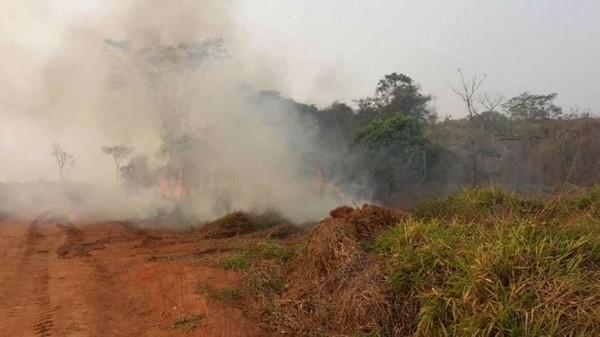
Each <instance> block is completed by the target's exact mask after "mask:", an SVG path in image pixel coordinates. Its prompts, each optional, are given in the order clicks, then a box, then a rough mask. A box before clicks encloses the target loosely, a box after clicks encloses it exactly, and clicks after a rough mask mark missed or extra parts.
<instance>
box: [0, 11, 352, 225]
mask: <svg viewBox="0 0 600 337" xmlns="http://www.w3.org/2000/svg"><path fill="white" fill-rule="evenodd" d="M3 2H6V3H3V7H4V8H5V9H6V11H5V12H4V13H3V14H1V15H2V16H1V17H0V19H3V28H5V29H4V30H3V33H0V34H2V35H3V36H0V40H2V41H4V43H3V45H1V46H0V51H1V52H0V61H1V62H0V79H1V80H2V82H3V85H4V88H5V89H4V93H3V95H2V96H1V97H0V116H1V118H2V123H1V124H0V137H1V138H0V160H1V161H2V163H3V164H2V165H3V169H2V172H1V173H0V180H1V181H5V182H8V181H18V182H35V181H38V180H40V179H42V180H46V181H57V180H58V177H59V174H58V168H57V165H56V163H55V162H54V161H53V158H52V157H51V155H50V153H51V150H52V144H53V143H54V142H58V143H60V144H61V146H62V148H63V149H65V150H66V151H68V152H69V153H71V154H72V155H73V157H74V159H75V164H74V165H73V166H72V167H68V168H67V171H66V176H67V177H68V180H69V181H71V184H75V183H85V184H87V185H77V186H78V187H77V188H74V189H75V192H73V189H71V190H70V191H69V192H68V193H66V192H64V190H61V191H60V193H58V192H57V193H58V194H57V195H48V192H47V190H48V189H51V188H52V187H50V186H54V185H52V184H50V185H44V186H41V187H40V186H38V187H36V188H34V190H37V192H36V193H33V192H31V191H30V193H26V194H25V195H23V196H20V197H19V200H20V202H18V203H16V202H14V200H13V202H12V204H15V203H16V204H18V205H20V206H18V207H20V208H22V209H25V208H29V207H32V206H35V205H34V203H33V202H32V200H28V197H27V195H31V194H32V193H33V194H37V195H38V201H39V200H52V201H53V202H56V200H59V199H60V198H58V195H61V196H65V195H67V194H69V193H71V196H72V194H73V193H74V194H76V195H77V196H76V197H73V198H71V199H69V198H66V200H65V202H70V203H71V204H73V205H74V206H73V207H74V208H77V207H80V208H82V209H85V210H86V214H93V215H94V216H96V217H120V216H136V217H144V216H152V215H153V214H154V212H156V210H164V209H171V208H173V207H175V206H174V202H173V201H172V200H168V199H166V198H164V195H161V194H160V191H159V188H157V185H158V184H159V182H157V181H153V184H151V185H150V186H146V187H145V188H144V189H143V190H139V189H138V190H137V191H136V192H135V193H131V192H128V194H126V193H125V192H124V191H123V189H122V188H121V187H119V186H116V182H115V172H114V166H113V163H112V161H111V158H110V157H108V156H107V155H106V154H104V153H102V151H101V146H109V145H115V144H122V145H126V146H131V147H134V149H135V150H134V156H142V155H143V156H146V157H147V158H148V165H149V169H150V170H152V171H153V172H159V171H160V169H161V167H165V166H166V167H168V166H169V165H171V166H175V168H176V170H178V172H179V171H181V172H184V174H185V177H186V182H187V183H188V184H190V186H191V183H190V181H193V182H194V184H193V186H194V188H193V190H191V191H189V196H188V198H187V200H186V202H185V204H184V205H183V206H181V207H182V209H183V210H184V211H186V212H188V213H189V214H191V215H194V216H198V217H200V218H214V217H216V216H219V215H222V213H223V212H226V211H231V210H234V209H261V208H268V207H273V208H277V209H279V210H280V211H281V212H282V213H284V214H285V215H286V216H289V217H290V218H292V219H293V220H296V221H303V220H307V219H313V218H318V217H321V216H323V215H324V214H326V212H327V211H328V210H329V209H330V208H332V207H334V206H336V205H337V204H339V203H341V202H348V201H349V200H342V199H340V198H339V197H338V196H336V195H335V193H331V191H326V190H324V189H323V186H319V181H318V177H317V174H316V173H315V172H314V171H311V170H313V168H312V167H311V166H310V164H309V163H307V162H306V153H309V152H311V151H314V150H315V147H316V144H315V142H314V139H313V138H312V133H311V130H310V128H309V127H306V125H305V124H306V123H305V121H303V120H301V119H300V117H299V116H298V114H296V113H295V112H294V111H286V108H285V107H284V105H282V104H276V103H273V102H270V103H265V102H257V101H256V99H255V96H253V95H252V93H249V90H248V89H245V90H243V89H242V88H241V87H240V83H242V82H244V83H249V84H250V85H251V86H253V87H255V88H257V89H279V90H281V89H285V83H284V82H283V81H281V80H279V79H281V78H284V76H283V74H281V73H280V72H281V71H282V70H281V69H279V68H278V67H277V65H276V64H273V65H272V66H270V65H269V57H268V56H267V55H261V53H260V46H250V45H247V44H246V41H247V40H246V39H245V35H244V31H243V27H236V25H235V23H234V21H233V20H231V18H230V14H231V13H232V11H234V10H235V3H233V2H226V1H225V2H224V1H216V0H215V1H201V2H198V1H187V0H176V1H168V2H167V1H159V0H153V1H127V2H121V1H106V2H101V1H65V2H61V4H60V8H57V6H59V5H56V3H55V2H51V1H39V2H34V3H28V4H21V3H17V2H8V1H3ZM216 38H219V39H223V45H224V47H225V48H226V49H227V53H228V57H227V58H219V57H216V58H212V59H210V60H207V61H206V62H201V64H200V65H199V66H197V67H189V65H186V64H185V62H184V63H183V66H182V67H181V68H180V69H173V70H169V71H166V72H161V70H160V69H158V70H157V69H154V70H149V67H150V66H151V65H149V63H148V60H147V59H145V56H144V55H146V56H147V55H153V53H156V51H158V50H161V48H162V49H163V50H164V48H166V47H169V46H172V47H173V48H177V47H178V46H182V45H186V46H189V45H190V44H192V43H196V42H202V41H206V40H209V39H216ZM106 40H109V43H107V42H106ZM122 41H127V43H128V44H127V48H120V46H122V45H121V44H119V43H121V42H122ZM115 43H116V44H115ZM115 46H117V48H115ZM170 55H172V54H170ZM154 65H155V64H154ZM172 65H173V64H172V63H169V66H172ZM152 74H158V75H156V78H153V79H148V76H149V75H152ZM152 76H154V75H152ZM187 135H192V138H193V140H194V142H193V144H192V145H190V146H192V147H193V150H192V151H187V150H185V151H186V152H185V153H184V154H181V152H177V151H179V150H173V149H172V148H171V152H170V153H169V155H170V156H167V157H165V156H163V157H157V156H155V154H156V153H157V150H159V149H160V148H161V147H162V148H163V149H164V148H165V146H167V147H168V146H171V147H172V146H173V144H175V143H177V144H180V142H179V143H178V141H179V139H184V138H185V137H187ZM186 139H187V138H186ZM180 154H181V155H180ZM175 155H177V156H179V157H180V158H178V160H179V161H180V162H179V163H176V164H173V162H174V161H175V159H174V158H173V157H174V156H175ZM182 158H184V159H182ZM181 161H185V162H186V163H184V164H182V163H181ZM187 161H189V162H190V163H191V164H188V163H187ZM125 164H126V163H125ZM190 170H191V171H190ZM175 175H176V174H175ZM152 179H154V180H156V179H160V174H155V175H154V176H153V177H152ZM82 186H85V187H82ZM86 188H89V190H94V191H96V192H94V193H83V194H82V192H81V191H82V190H84V189H86ZM41 190H44V191H46V192H44V193H45V196H43V197H40V196H39V194H40V193H41ZM7 191H8V192H7ZM346 192H347V191H346ZM16 193H17V192H16V189H15V187H14V186H13V187H11V188H10V189H7V188H5V189H4V193H3V195H2V198H3V199H4V200H7V199H10V198H11V194H12V195H14V194H16ZM65 193H66V194H65ZM163 194H164V193H163ZM73 200H76V202H75V203H73ZM27 202H30V203H29V204H28V203H27ZM8 204H9V203H5V207H4V208H7V207H8V206H6V205H8ZM25 204H26V206H23V205H25ZM12 207H13V208H15V209H16V208H18V207H17V206H16V205H14V206H12ZM8 208H10V207H8ZM9 210H10V209H9Z"/></svg>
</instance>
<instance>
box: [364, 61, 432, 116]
mask: <svg viewBox="0 0 600 337" xmlns="http://www.w3.org/2000/svg"><path fill="white" fill-rule="evenodd" d="M375 99H376V102H377V104H378V107H379V109H380V110H381V112H382V113H384V114H385V113H395V112H403V113H405V114H407V115H409V116H412V117H414V118H415V119H417V120H418V121H419V122H425V121H427V120H430V119H432V118H433V117H434V115H435V111H434V110H433V109H432V108H431V107H430V106H429V103H430V102H431V96H430V95H423V94H422V93H421V87H420V86H419V84H417V83H415V81H413V79H412V78H410V77H409V76H407V75H405V74H398V73H391V74H388V75H385V76H384V77H383V78H382V79H381V80H380V81H379V83H378V84H377V87H376V88H375Z"/></svg>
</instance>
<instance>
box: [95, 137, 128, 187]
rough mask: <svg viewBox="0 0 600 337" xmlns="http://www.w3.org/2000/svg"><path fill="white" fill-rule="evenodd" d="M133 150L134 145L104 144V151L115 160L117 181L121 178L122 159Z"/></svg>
mask: <svg viewBox="0 0 600 337" xmlns="http://www.w3.org/2000/svg"><path fill="white" fill-rule="evenodd" d="M132 151H133V148H132V147H127V146H123V145H114V146H103V147H102V152H104V153H106V154H108V155H110V156H112V157H113V160H114V162H115V171H116V174H117V183H118V182H119V181H120V180H121V179H120V178H121V177H120V174H121V173H120V172H121V163H122V160H123V159H125V158H127V156H129V155H130V154H131V152H132Z"/></svg>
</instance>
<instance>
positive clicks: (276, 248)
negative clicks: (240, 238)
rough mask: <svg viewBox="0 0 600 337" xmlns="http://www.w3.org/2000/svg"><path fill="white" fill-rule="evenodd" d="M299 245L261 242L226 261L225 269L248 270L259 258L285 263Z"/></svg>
mask: <svg viewBox="0 0 600 337" xmlns="http://www.w3.org/2000/svg"><path fill="white" fill-rule="evenodd" d="M298 249H299V247H297V246H294V247H286V246H282V245H279V244H276V243H272V242H268V241H267V242H261V243H258V244H256V245H253V246H250V247H248V248H247V249H244V250H242V251H240V252H238V253H236V254H235V255H233V256H232V257H230V258H229V259H227V261H225V264H224V267H225V269H233V270H246V269H248V268H249V267H250V266H251V265H252V264H253V263H254V262H256V261H259V260H275V261H277V262H279V263H285V262H287V261H288V260H290V259H291V258H292V256H294V254H295V253H296V252H297V251H298Z"/></svg>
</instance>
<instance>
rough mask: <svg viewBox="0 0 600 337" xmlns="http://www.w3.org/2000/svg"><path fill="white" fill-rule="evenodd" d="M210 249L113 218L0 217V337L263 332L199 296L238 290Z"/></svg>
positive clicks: (213, 245) (232, 307)
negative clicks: (94, 221) (74, 220)
mask: <svg viewBox="0 0 600 337" xmlns="http://www.w3.org/2000/svg"><path fill="white" fill-rule="evenodd" d="M220 249H221V247H220V246H219V245H218V244H216V243H211V242H198V240H195V239H191V238H190V236H189V233H183V232H179V233H178V232H169V231H161V230H141V229H139V228H137V227H135V226H132V225H129V224H126V223H120V222H110V223H97V224H74V223H71V222H69V221H68V220H67V219H66V218H64V217H60V216H56V215H53V214H51V213H47V214H44V215H40V216H38V217H35V218H34V219H32V220H15V219H4V220H2V221H0V336H11V337H12V336H211V337H212V336H269V335H270V334H269V333H268V332H266V331H262V330H261V329H260V328H259V327H258V326H257V325H256V324H254V323H252V322H250V321H248V320H247V319H246V318H245V317H244V316H243V314H242V312H241V310H239V309H237V308H236V307H235V305H233V304H232V303H224V302H223V301H218V300H214V299H212V298H210V296H209V295H207V294H206V293H205V292H203V291H201V289H203V288H204V289H206V288H207V287H209V288H210V289H235V287H236V286H237V285H238V282H239V275H237V274H236V273H234V272H230V271H226V270H223V269H221V268H219V267H218V265H216V264H215V263H214V261H213V260H214V258H215V256H217V257H218V254H219V251H220ZM205 255H206V256H205ZM209 255H210V257H209ZM205 257H206V258H205ZM211 261H212V262H211Z"/></svg>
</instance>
